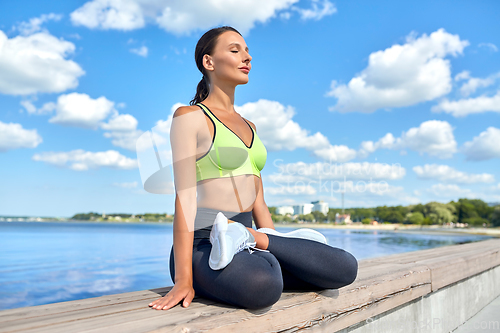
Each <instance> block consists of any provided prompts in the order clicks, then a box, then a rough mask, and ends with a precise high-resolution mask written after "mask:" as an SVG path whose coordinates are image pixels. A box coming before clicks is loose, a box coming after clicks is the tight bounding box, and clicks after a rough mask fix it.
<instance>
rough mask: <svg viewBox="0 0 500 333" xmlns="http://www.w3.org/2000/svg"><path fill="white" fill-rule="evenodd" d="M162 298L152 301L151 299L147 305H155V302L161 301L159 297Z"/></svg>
mask: <svg viewBox="0 0 500 333" xmlns="http://www.w3.org/2000/svg"><path fill="white" fill-rule="evenodd" d="M162 298H163V297H162ZM162 298H158V299H155V300H154V301H152V302H151V303H149V304H148V305H149V306H153V305H156V304H158V302H160V301H161V299H162Z"/></svg>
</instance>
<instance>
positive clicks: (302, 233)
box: [257, 228, 328, 244]
mask: <svg viewBox="0 0 500 333" xmlns="http://www.w3.org/2000/svg"><path fill="white" fill-rule="evenodd" d="M257 231H258V232H263V233H265V234H269V235H275V236H280V237H289V238H303V239H308V240H312V241H316V242H320V243H323V244H328V242H327V240H326V237H325V236H324V235H323V234H322V233H320V232H319V231H316V230H314V229H309V228H300V229H296V230H292V231H290V232H286V233H283V232H279V231H276V230H274V229H271V228H260V229H257Z"/></svg>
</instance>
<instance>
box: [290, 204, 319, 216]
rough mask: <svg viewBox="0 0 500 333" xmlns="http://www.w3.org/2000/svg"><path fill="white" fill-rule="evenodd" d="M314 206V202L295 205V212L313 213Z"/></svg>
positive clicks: (302, 213)
mask: <svg viewBox="0 0 500 333" xmlns="http://www.w3.org/2000/svg"><path fill="white" fill-rule="evenodd" d="M313 207H314V205H313V204H300V205H294V206H293V214H294V215H306V214H311V212H312V209H313Z"/></svg>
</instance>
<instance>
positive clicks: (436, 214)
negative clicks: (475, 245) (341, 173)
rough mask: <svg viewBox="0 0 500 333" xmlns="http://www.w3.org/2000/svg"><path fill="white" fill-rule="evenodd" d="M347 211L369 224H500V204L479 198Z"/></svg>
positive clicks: (318, 217) (319, 216) (323, 218)
mask: <svg viewBox="0 0 500 333" xmlns="http://www.w3.org/2000/svg"><path fill="white" fill-rule="evenodd" d="M269 211H270V212H271V215H272V217H273V220H274V221H276V222H291V220H292V219H291V218H290V217H289V216H283V215H276V214H275V211H276V208H275V207H272V208H271V207H269ZM336 213H339V214H341V213H342V209H340V208H330V209H329V211H328V214H327V215H325V214H323V213H321V212H312V213H311V214H306V215H299V216H298V219H299V220H302V221H306V222H312V221H316V222H334V221H335V214H336ZM345 213H346V214H350V215H351V220H352V221H355V222H356V221H358V222H363V223H368V222H369V221H371V220H376V221H378V222H380V223H382V222H389V223H411V224H423V225H430V224H445V223H450V222H453V223H467V224H468V225H471V226H482V225H483V224H486V225H488V226H500V205H497V206H489V205H488V204H487V203H486V202H484V201H482V200H480V199H459V200H458V201H450V202H449V203H440V202H429V203H427V204H417V205H409V206H378V207H373V208H347V209H345Z"/></svg>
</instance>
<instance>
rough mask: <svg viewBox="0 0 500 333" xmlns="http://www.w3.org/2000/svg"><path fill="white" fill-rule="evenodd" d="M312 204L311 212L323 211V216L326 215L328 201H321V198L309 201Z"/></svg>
mask: <svg viewBox="0 0 500 333" xmlns="http://www.w3.org/2000/svg"><path fill="white" fill-rule="evenodd" d="M311 203H312V204H313V208H312V210H313V212H321V213H323V214H324V215H325V216H326V215H328V210H329V208H328V203H327V202H323V200H318V201H312V202H311Z"/></svg>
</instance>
